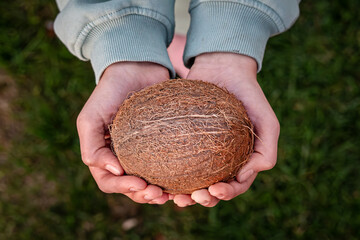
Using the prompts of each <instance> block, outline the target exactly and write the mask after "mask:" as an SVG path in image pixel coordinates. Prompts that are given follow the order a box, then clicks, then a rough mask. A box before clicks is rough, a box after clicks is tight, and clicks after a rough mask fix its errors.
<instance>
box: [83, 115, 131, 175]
mask: <svg viewBox="0 0 360 240" xmlns="http://www.w3.org/2000/svg"><path fill="white" fill-rule="evenodd" d="M94 118H96V117H86V116H84V115H83V114H81V113H80V115H79V117H78V119H77V128H78V134H79V139H80V150H81V157H82V160H83V162H84V163H85V164H86V165H87V166H89V167H97V168H101V169H106V170H108V171H109V172H111V173H112V174H114V175H118V176H120V175H123V174H124V170H123V168H122V167H121V166H120V163H119V160H118V159H117V158H116V156H115V155H114V154H113V153H112V151H111V150H110V148H108V147H106V139H105V137H104V133H105V131H104V127H103V126H98V125H97V124H95V122H92V121H93V120H94Z"/></svg>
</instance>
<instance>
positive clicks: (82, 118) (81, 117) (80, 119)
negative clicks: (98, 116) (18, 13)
mask: <svg viewBox="0 0 360 240" xmlns="http://www.w3.org/2000/svg"><path fill="white" fill-rule="evenodd" d="M86 123H87V118H86V117H85V116H84V114H83V113H82V112H80V114H79V115H78V117H77V118H76V126H77V128H78V129H80V128H81V127H82V126H83V125H84V124H86Z"/></svg>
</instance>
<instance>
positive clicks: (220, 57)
mask: <svg viewBox="0 0 360 240" xmlns="http://www.w3.org/2000/svg"><path fill="white" fill-rule="evenodd" d="M191 71H192V72H193V73H194V72H202V73H204V72H208V73H213V76H214V77H215V75H219V74H220V75H222V73H224V74H225V75H227V76H237V75H239V74H240V75H241V76H242V77H246V78H248V79H256V75H257V63H256V61H255V59H253V58H252V57H249V56H246V55H242V54H236V53H226V52H221V53H220V52H215V53H203V54H200V55H199V56H197V57H196V58H195V61H194V64H193V66H192V68H191ZM191 71H190V73H191Z"/></svg>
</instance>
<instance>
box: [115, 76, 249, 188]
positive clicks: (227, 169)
mask: <svg viewBox="0 0 360 240" xmlns="http://www.w3.org/2000/svg"><path fill="white" fill-rule="evenodd" d="M110 134H111V138H112V142H113V149H114V151H115V154H116V155H117V157H118V159H119V161H120V164H121V166H122V167H123V168H124V170H125V172H126V174H128V175H135V176H138V177H141V178H143V179H145V180H146V181H147V182H148V183H149V184H154V185H158V186H160V187H161V188H162V189H163V190H164V191H165V192H168V193H172V194H191V193H192V192H193V191H195V190H197V189H201V188H207V187H208V186H210V185H212V184H214V183H216V182H219V181H229V180H231V179H232V178H234V176H235V175H236V174H237V173H238V171H239V169H240V168H241V166H243V165H244V164H245V163H246V161H247V160H248V159H249V157H250V155H251V153H252V152H253V144H254V134H253V125H252V123H251V121H250V119H249V117H248V116H247V114H246V110H245V108H244V106H243V105H242V103H241V102H240V101H239V100H237V99H236V98H235V96H234V95H232V94H230V93H229V92H228V91H227V90H225V89H222V88H219V87H218V86H216V85H214V84H211V83H207V82H203V81H198V80H187V79H175V80H168V81H165V82H162V83H160V84H157V85H153V86H150V87H147V88H145V89H143V90H141V91H139V92H136V93H134V94H133V95H132V96H130V98H128V99H126V100H125V101H124V102H123V104H122V105H121V106H120V108H119V111H118V113H117V114H116V116H115V118H114V120H113V123H112V125H111V126H110Z"/></svg>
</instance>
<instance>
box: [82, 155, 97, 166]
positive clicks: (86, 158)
mask: <svg viewBox="0 0 360 240" xmlns="http://www.w3.org/2000/svg"><path fill="white" fill-rule="evenodd" d="M81 155H82V161H83V162H84V164H85V165H86V166H89V167H90V166H93V165H94V159H93V157H91V156H90V155H89V154H87V153H82V154H81Z"/></svg>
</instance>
